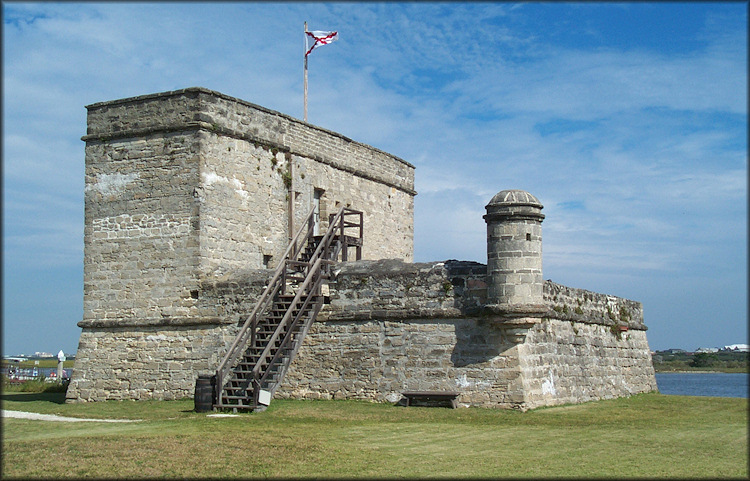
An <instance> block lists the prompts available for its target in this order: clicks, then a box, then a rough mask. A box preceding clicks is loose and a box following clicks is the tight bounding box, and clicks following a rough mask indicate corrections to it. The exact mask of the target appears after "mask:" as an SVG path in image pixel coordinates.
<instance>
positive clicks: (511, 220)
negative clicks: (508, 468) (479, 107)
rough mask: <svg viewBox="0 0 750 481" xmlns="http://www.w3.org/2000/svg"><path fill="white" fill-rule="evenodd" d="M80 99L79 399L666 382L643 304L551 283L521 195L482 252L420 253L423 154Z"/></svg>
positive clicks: (499, 401)
mask: <svg viewBox="0 0 750 481" xmlns="http://www.w3.org/2000/svg"><path fill="white" fill-rule="evenodd" d="M87 110H88V129H87V133H86V135H85V136H84V137H83V138H82V140H83V141H84V142H85V143H86V150H85V152H86V154H85V167H86V169H85V175H86V182H85V227H84V318H83V320H82V321H81V322H79V323H78V325H79V326H80V327H81V328H82V332H81V337H80V341H79V346H78V352H77V355H76V360H75V367H74V374H73V378H72V380H71V383H70V386H69V388H68V391H67V394H66V397H67V400H68V401H69V402H84V401H101V400H109V399H133V400H143V399H167V400H168V399H179V398H185V397H192V396H193V395H194V394H195V395H196V396H197V392H198V384H197V382H196V380H200V379H204V380H206V379H210V384H208V383H209V381H205V382H204V386H206V385H207V386H208V387H204V389H205V390H206V392H208V396H209V398H210V404H211V405H212V406H213V407H214V408H215V409H222V408H232V409H259V408H262V407H263V406H265V405H267V404H268V403H269V402H270V399H271V398H272V397H275V398H300V399H368V400H374V401H387V402H397V401H399V400H400V399H401V397H402V393H403V392H405V391H420V392H422V391H433V392H453V393H455V394H456V395H457V401H458V403H460V404H462V405H468V406H481V407H498V408H514V409H520V410H527V409H530V408H535V407H539V406H548V405H555V404H563V403H579V402H585V401H590V400H598V399H605V398H613V397H619V396H628V395H631V394H635V393H642V392H649V391H654V390H656V381H655V376H654V369H653V365H652V362H651V354H650V350H649V346H648V342H647V339H646V326H645V325H644V323H643V308H642V305H641V304H640V303H639V302H636V301H632V300H627V299H622V298H619V297H615V296H611V295H605V294H599V293H595V292H591V291H586V290H582V289H575V288H570V287H566V286H562V285H559V284H556V283H553V282H551V281H545V280H543V277H542V222H543V219H544V215H543V214H542V212H541V211H542V209H543V206H542V204H541V203H540V202H539V200H538V199H537V198H536V197H535V196H534V195H532V194H530V193H528V192H524V191H520V190H502V191H500V192H499V193H498V194H497V195H495V196H494V197H493V198H492V199H491V200H489V203H488V204H487V206H486V210H487V212H486V215H485V216H484V221H485V222H486V224H487V263H486V264H480V263H476V262H468V261H456V260H446V261H443V262H430V263H414V262H413V236H414V232H413V217H414V196H415V195H416V191H415V190H414V170H415V169H414V166H412V165H411V164H409V163H408V162H406V161H404V160H402V159H400V158H398V157H395V156H393V155H390V154H388V153H386V152H383V151H380V150H378V149H376V148H373V147H370V146H368V145H364V144H361V143H358V142H356V141H353V140H351V139H348V138H346V137H344V136H342V135H340V134H337V133H335V132H331V131H328V130H325V129H322V128H319V127H316V126H314V125H310V124H308V123H305V122H302V121H300V120H297V119H294V118H291V117H289V116H286V115H284V114H281V113H278V112H274V111H271V110H269V109H266V108H263V107H260V106H258V105H254V104H251V103H249V102H245V101H242V100H239V99H236V98H232V97H229V96H227V95H224V94H221V93H218V92H215V91H211V90H208V89H204V88H187V89H183V90H176V91H171V92H164V93H158V94H152V95H144V96H139V97H133V98H127V99H121V100H113V101H108V102H101V103H96V104H92V105H89V106H87ZM477 221H478V222H479V221H480V220H479V219H477Z"/></svg>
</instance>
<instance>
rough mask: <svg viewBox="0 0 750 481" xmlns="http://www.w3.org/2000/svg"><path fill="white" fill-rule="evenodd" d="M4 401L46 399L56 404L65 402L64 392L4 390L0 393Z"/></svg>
mask: <svg viewBox="0 0 750 481" xmlns="http://www.w3.org/2000/svg"><path fill="white" fill-rule="evenodd" d="M0 398H2V400H3V401H16V402H32V401H46V402H51V403H55V404H65V393H64V392H29V393H25V392H14V393H9V392H4V393H2V395H0Z"/></svg>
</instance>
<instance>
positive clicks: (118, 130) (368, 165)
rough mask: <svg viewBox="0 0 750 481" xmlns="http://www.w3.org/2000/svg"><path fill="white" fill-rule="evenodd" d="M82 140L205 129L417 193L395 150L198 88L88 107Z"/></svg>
mask: <svg viewBox="0 0 750 481" xmlns="http://www.w3.org/2000/svg"><path fill="white" fill-rule="evenodd" d="M86 108H87V109H88V111H89V126H88V130H87V135H86V136H84V137H83V140H85V141H94V140H107V141H109V140H113V139H121V138H135V137H142V136H146V135H150V134H155V133H159V134H165V133H170V132H183V131H190V130H207V131H211V132H215V133H217V134H221V135H225V136H229V137H233V138H236V139H241V140H245V141H248V142H250V143H255V144H258V145H263V146H266V147H268V148H269V149H270V148H275V149H278V150H279V151H281V152H286V153H289V154H292V155H299V156H302V157H306V158H311V159H313V160H316V161H318V162H321V163H323V164H327V165H330V166H332V167H335V168H337V169H341V170H344V171H347V172H349V173H352V174H354V175H357V176H360V177H363V178H366V179H370V180H374V181H377V182H381V183H384V184H386V185H389V186H392V187H395V188H397V189H400V190H403V191H405V192H408V193H410V194H412V195H414V194H416V191H415V190H414V166H413V165H411V164H409V163H408V162H406V161H405V160H403V159H400V158H398V157H396V156H394V155H391V154H388V153H386V152H383V151H381V150H378V149H376V148H374V147H371V146H369V145H365V144H362V143H359V142H355V141H353V140H351V139H349V138H347V137H345V136H343V135H341V134H338V133H336V132H333V131H330V130H326V129H323V128H320V127H316V126H314V125H311V124H308V123H305V122H302V121H300V120H297V119H295V118H293V117H290V116H288V115H285V114H282V113H280V112H275V111H273V110H270V109H267V108H264V107H261V106H259V105H255V104H252V103H250V102H246V101H244V100H241V99H237V98H234V97H230V96H228V95H225V94H222V93H219V92H215V91H213V90H209V89H206V88H202V87H191V88H186V89H181V90H174V91H170V92H163V93H158V94H150V95H141V96H137V97H131V98H126V99H119V100H112V101H107V102H98V103H94V104H91V105H88V106H86Z"/></svg>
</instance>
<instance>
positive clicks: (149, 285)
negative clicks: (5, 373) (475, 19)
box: [68, 88, 416, 400]
mask: <svg viewBox="0 0 750 481" xmlns="http://www.w3.org/2000/svg"><path fill="white" fill-rule="evenodd" d="M87 109H88V130H87V134H86V135H85V136H84V137H83V140H84V141H85V142H86V159H85V160H86V162H85V165H86V180H85V226H84V318H83V320H82V321H81V322H80V323H79V326H80V327H82V328H83V332H82V335H81V346H80V347H79V351H78V355H77V359H81V361H77V364H76V366H75V370H74V372H75V374H74V378H73V379H72V382H71V389H70V390H69V393H68V397H69V398H71V399H84V398H85V399H92V400H93V399H105V398H109V396H110V395H111V396H114V397H120V396H122V394H121V393H120V392H119V391H118V389H116V388H114V387H112V386H114V384H113V383H112V381H111V380H110V379H109V378H108V377H107V376H106V375H105V374H104V373H106V372H107V371H108V370H110V371H112V372H114V370H119V369H126V368H125V367H124V365H120V364H112V363H113V362H114V361H115V360H119V359H120V353H118V352H114V351H112V350H114V349H119V348H122V347H123V346H131V347H130V348H128V349H136V347H134V346H138V347H137V349H141V353H142V355H145V356H149V355H150V356H151V357H152V358H154V359H156V358H158V357H159V356H162V355H164V356H166V358H169V356H171V355H170V354H168V353H166V352H164V351H162V350H159V351H152V352H150V351H149V350H150V349H152V348H153V346H154V345H153V344H152V343H145V344H144V343H143V342H142V340H141V338H140V337H139V334H138V333H139V332H140V331H139V328H140V327H143V328H144V329H145V328H146V327H148V328H149V329H150V328H167V329H172V328H174V327H175V326H182V327H185V328H188V326H190V327H189V328H188V329H189V330H192V331H193V332H194V334H195V335H196V336H199V337H200V336H201V335H204V336H205V338H206V339H210V341H205V342H203V341H202V342H201V344H200V345H199V346H193V347H191V352H192V353H193V354H191V355H192V356H194V357H195V359H213V358H215V357H216V356H217V355H218V356H219V359H220V358H221V356H222V355H223V351H224V350H225V349H226V346H225V342H224V337H223V335H222V336H216V335H214V334H212V333H214V332H216V331H217V329H218V330H224V329H225V328H227V326H231V325H232V324H234V323H236V322H237V318H238V316H239V315H240V314H239V312H240V311H243V310H247V306H248V303H249V305H250V309H251V308H252V303H253V302H254V301H255V297H253V296H246V297H239V295H237V296H235V297H232V296H229V295H226V289H225V288H224V287H217V286H219V285H223V286H229V285H234V286H245V285H246V284H247V283H248V282H249V281H248V279H247V278H246V275H247V273H248V272H250V271H253V270H262V269H268V268H273V267H275V266H276V265H277V260H278V258H279V257H280V256H281V255H282V254H283V251H284V249H285V248H286V246H287V244H288V240H289V231H290V227H291V229H293V231H296V230H297V229H298V228H299V226H300V224H301V223H302V220H303V219H304V218H305V216H306V215H307V214H308V213H309V212H310V210H311V208H312V207H313V204H314V198H315V197H316V192H317V196H318V197H319V198H320V201H319V211H320V224H321V229H325V228H326V227H327V219H328V215H330V214H333V213H335V212H337V211H338V210H339V208H340V207H342V206H350V207H352V208H355V209H357V210H361V211H363V212H364V225H365V226H366V228H365V230H364V232H363V236H364V247H363V251H362V256H363V258H365V259H368V258H369V259H378V258H382V257H397V258H401V259H403V260H405V261H411V260H412V258H413V224H414V222H413V217H414V209H413V199H414V195H415V194H416V192H415V191H414V167H413V166H412V165H410V164H409V163H407V162H405V161H404V160H402V159H399V158H398V157H395V156H393V155H390V154H387V153H385V152H382V151H380V150H378V149H375V148H373V147H370V146H368V145H364V144H361V143H358V142H354V141H352V140H351V139H348V138H346V137H344V136H342V135H340V134H337V133H335V132H331V131H328V130H325V129H321V128H319V127H315V126H313V125H310V124H307V123H304V122H301V121H299V120H296V119H293V118H291V117H289V116H286V115H283V114H280V113H278V112H274V111H271V110H268V109H265V108H263V107H260V106H257V105H254V104H251V103H248V102H245V101H242V100H239V99H235V98H232V97H229V96H227V95H224V94H221V93H218V92H214V91H211V90H207V89H204V88H188V89H183V90H177V91H172V92H164V93H159V94H153V95H144V96H139V97H133V98H128V99H121V100H114V101H108V102H101V103H96V104H92V105H89V106H87ZM290 211H291V212H292V216H291V219H290V215H289V213H290ZM222 283H223V284H222ZM243 288H244V287H238V289H243ZM222 289H224V290H222ZM248 312H249V311H248ZM164 335H165V336H169V334H164ZM174 335H175V336H177V337H175V342H177V343H181V342H183V341H182V340H181V339H182V338H181V337H180V336H179V335H178V334H177V333H176V332H175V333H174ZM94 341H95V342H94ZM139 355H140V354H139ZM204 364H205V362H203V361H202V362H201V363H200V364H196V365H195V366H203V365H204ZM159 366H160V367H163V364H159ZM170 366H172V365H170ZM191 366H193V365H192V364H190V363H189V362H188V361H186V367H185V369H187V370H188V371H190V370H191V369H192V367H191ZM195 366H193V367H195ZM131 367H132V370H131V374H132V376H131V377H132V378H133V379H131V381H130V384H131V385H132V386H136V387H129V388H128V389H129V390H132V389H136V390H138V389H142V386H144V385H146V384H145V383H149V384H148V385H149V386H151V385H152V383H151V381H148V379H162V376H163V375H162V373H160V372H157V371H150V369H151V368H150V367H149V368H144V366H143V365H140V364H138V365H131ZM172 367H174V366H172ZM213 368H215V366H213V367H212V369H213ZM141 379H142V380H141ZM175 379H177V378H175ZM180 379H182V378H180ZM105 380H106V385H107V386H109V387H107V388H106V389H105V388H103V387H102V386H103V385H104V383H105ZM193 381H194V379H192V380H188V379H186V378H185V379H184V380H180V381H179V382H178V383H177V384H175V385H174V386H173V388H172V389H173V390H174V392H175V393H185V392H189V390H190V389H192V382H193ZM139 383H140V384H139ZM80 385H86V386H89V387H87V388H86V389H87V391H85V392H86V395H83V394H81V393H82V392H83V391H82V390H81V388H79V386H80ZM143 389H146V390H148V389H147V388H143ZM153 392H154V394H153V395H154V396H156V397H161V396H162V394H161V392H162V391H161V390H155V391H153ZM90 393H94V394H91V397H89V394H90ZM102 393H110V394H102Z"/></svg>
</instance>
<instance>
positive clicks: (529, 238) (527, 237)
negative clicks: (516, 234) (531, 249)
mask: <svg viewBox="0 0 750 481" xmlns="http://www.w3.org/2000/svg"><path fill="white" fill-rule="evenodd" d="M526 240H527V241H530V240H531V234H529V233H527V234H526Z"/></svg>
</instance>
